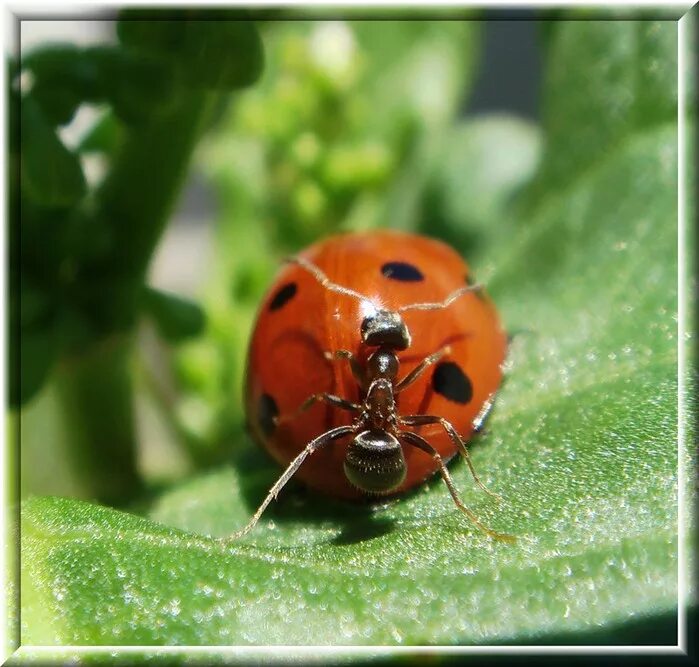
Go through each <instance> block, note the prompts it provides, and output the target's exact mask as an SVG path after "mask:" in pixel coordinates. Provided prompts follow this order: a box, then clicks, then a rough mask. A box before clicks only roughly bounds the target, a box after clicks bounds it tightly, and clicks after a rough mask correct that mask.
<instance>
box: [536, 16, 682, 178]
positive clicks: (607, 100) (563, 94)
mask: <svg viewBox="0 0 699 667" xmlns="http://www.w3.org/2000/svg"><path fill="white" fill-rule="evenodd" d="M677 25H678V24H677V21H676V20H667V21H562V22H560V23H559V24H557V26H556V30H555V32H554V34H553V37H552V44H551V45H550V54H549V59H548V63H549V71H548V81H547V86H546V88H545V90H544V101H543V112H544V119H545V124H546V130H547V132H546V138H547V141H546V149H545V153H544V156H543V161H542V169H541V173H540V174H539V181H540V182H541V188H542V190H543V189H546V190H548V191H553V190H555V189H556V188H559V187H564V186H565V185H566V184H567V183H568V182H570V180H571V179H572V178H574V177H575V176H576V175H577V174H578V173H579V172H581V171H582V170H584V169H586V168H588V167H589V166H591V165H592V164H593V163H594V162H595V161H596V160H600V159H603V158H604V157H605V156H606V154H607V151H608V150H609V149H610V148H611V147H614V146H615V145H617V144H619V143H620V142H622V141H623V140H624V138H625V137H627V136H629V135H630V134H631V133H633V132H635V131H638V130H641V129H643V128H645V127H648V126H649V125H652V124H654V123H659V122H671V121H672V120H674V119H676V117H677Z"/></svg>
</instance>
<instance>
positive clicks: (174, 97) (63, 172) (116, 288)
mask: <svg viewBox="0 0 699 667" xmlns="http://www.w3.org/2000/svg"><path fill="white" fill-rule="evenodd" d="M139 17H142V14H139V12H138V11H135V10H128V11H126V12H124V13H123V14H122V16H121V20H120V22H119V23H118V24H117V32H118V34H119V38H120V41H119V43H118V44H115V45H108V46H101V45H100V46H91V47H85V48H82V47H77V46H74V45H70V44H45V45H41V46H39V47H37V48H35V49H33V50H32V51H30V52H27V53H22V55H21V60H20V62H17V63H14V62H13V63H12V64H11V68H10V69H11V87H10V104H11V107H12V112H13V117H17V118H19V122H20V125H19V127H20V128H21V132H19V133H11V134H10V165H11V183H10V195H11V196H10V207H11V215H12V217H13V220H14V221H15V224H14V225H13V226H12V229H11V257H10V283H11V291H10V295H11V296H10V309H11V317H12V322H13V326H12V327H11V350H12V354H11V356H10V359H11V374H10V379H11V383H10V401H11V404H12V405H13V406H15V407H16V406H19V405H21V404H25V403H27V402H28V401H29V400H30V399H32V398H33V397H34V396H35V395H36V394H37V392H39V390H40V389H41V388H42V387H43V386H44V384H45V382H46V380H47V378H48V376H49V374H50V373H51V372H52V370H53V371H55V372H54V382H55V383H56V384H57V385H58V386H59V387H60V392H59V393H60V399H61V401H63V402H64V405H63V411H64V413H65V414H66V415H69V416H67V419H66V421H67V423H68V424H69V431H70V433H69V439H70V444H69V447H68V451H66V452H65V457H64V458H65V459H67V460H72V467H74V468H75V469H77V470H79V471H80V472H79V473H78V477H80V478H82V485H83V487H84V489H85V492H86V493H87V494H88V495H92V496H95V497H98V498H103V499H108V500H111V501H119V500H121V501H123V500H125V499H127V498H131V497H133V495H134V493H136V492H137V490H138V488H139V486H140V485H139V476H138V473H137V470H136V435H135V425H134V422H133V408H132V403H133V385H132V382H131V380H130V377H129V371H128V367H129V365H130V363H131V359H132V349H131V333H132V331H133V329H134V326H135V324H136V323H137V321H138V319H139V317H140V315H141V314H142V312H143V309H144V308H145V309H146V311H147V313H148V314H149V315H150V316H151V317H154V318H156V320H158V322H159V326H160V329H161V331H162V332H163V334H164V335H165V337H166V338H168V339H170V340H172V339H180V338H183V337H187V336H191V335H195V334H197V333H198V332H199V331H200V330H201V329H202V327H203V313H202V312H201V310H200V309H199V307H198V306H197V305H196V304H193V303H190V304H185V303H183V301H182V299H178V298H176V297H174V296H166V295H158V294H157V293H155V292H154V291H153V290H148V289H146V285H145V280H146V270H147V267H148V264H149V262H150V258H151V256H152V255H153V252H154V251H155V248H156V246H157V243H158V240H159V238H160V236H161V234H162V231H163V229H164V227H165V224H166V222H167V220H168V217H169V215H170V212H171V210H172V206H173V204H174V202H175V201H176V197H177V194H178V192H179V189H180V187H181V185H182V181H183V177H184V175H185V173H186V169H187V166H188V163H189V159H190V156H191V154H192V150H193V148H194V145H195V143H196V141H197V140H198V138H199V136H200V135H201V131H202V128H203V127H204V126H205V123H206V122H208V119H209V118H210V114H211V109H212V105H213V104H215V95H216V94H217V93H218V91H225V90H231V89H234V88H238V87H240V86H244V85H248V84H250V83H252V81H254V80H255V79H256V78H257V77H258V76H259V74H260V71H261V68H262V48H261V43H260V41H259V36H258V34H257V31H256V29H255V27H254V25H253V24H252V23H251V22H250V21H248V20H241V19H242V18H244V16H242V15H241V13H240V12H235V11H228V12H227V13H225V12H224V13H219V19H220V20H218V21H198V20H197V19H198V16H197V14H196V12H194V13H192V12H183V11H172V12H170V13H168V14H160V15H159V18H160V20H158V21H146V20H140V19H139ZM212 52H215V53H216V58H211V57H210V55H211V53H212ZM83 105H98V106H99V108H100V109H101V110H102V118H101V120H100V122H99V124H98V126H97V127H96V128H95V130H94V131H93V132H92V133H90V135H89V136H88V137H87V138H86V139H85V140H84V141H83V142H82V143H80V144H79V145H78V146H77V147H76V146H72V145H69V144H67V143H66V142H65V141H64V139H63V138H62V127H63V126H66V125H67V124H68V123H70V122H71V121H72V120H73V118H74V117H75V115H76V113H77V111H78V110H79V108H80V107H81V106H83ZM89 156H93V157H94V156H98V157H99V158H100V160H101V164H102V168H101V169H99V170H97V172H95V171H94V170H93V171H92V172H89V171H87V170H86V168H85V165H86V164H87V162H86V160H87V158H88V157H89ZM95 368H99V369H100V373H99V374H95V372H94V369H95ZM95 383H97V386H95ZM44 446H45V445H44ZM69 467H70V466H69Z"/></svg>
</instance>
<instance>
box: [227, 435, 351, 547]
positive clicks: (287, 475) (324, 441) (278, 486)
mask: <svg viewBox="0 0 699 667" xmlns="http://www.w3.org/2000/svg"><path fill="white" fill-rule="evenodd" d="M354 431H355V427H353V426H338V427H337V428H333V429H331V430H330V431H326V432H325V433H323V434H322V435H319V436H318V437H317V438H315V439H313V440H311V441H310V442H309V443H308V444H307V445H306V447H305V448H304V450H303V451H302V452H301V453H300V454H299V455H298V456H297V457H296V458H295V459H294V460H293V461H292V462H291V463H290V464H289V467H288V468H287V469H286V470H285V471H284V474H283V475H282V476H281V477H280V478H279V479H278V480H277V481H276V483H275V484H274V486H273V487H272V488H271V489H270V490H269V493H268V494H267V497H266V498H265V499H264V501H263V503H262V505H260V507H259V508H258V510H257V512H255V514H253V516H252V519H250V521H249V522H248V524H247V526H245V527H244V528H241V529H240V530H239V531H237V532H235V533H233V535H231V537H232V538H233V539H234V540H237V539H238V538H239V537H242V536H243V535H245V534H247V533H249V532H250V531H251V530H252V529H253V528H254V527H255V524H256V523H257V522H258V521H259V519H260V517H261V516H262V513H263V512H264V511H265V509H267V505H269V504H270V503H271V502H272V500H274V499H275V498H276V497H277V494H278V493H279V492H280V491H281V490H282V487H283V486H284V485H285V484H286V483H287V482H288V481H289V479H291V477H292V476H293V475H294V473H295V472H296V471H297V470H298V469H299V468H300V467H301V464H302V463H303V462H304V461H305V460H306V458H307V457H308V456H309V455H310V454H313V452H315V451H316V450H318V449H320V448H321V447H324V446H325V445H328V444H330V443H331V442H332V441H333V440H338V439H339V438H343V437H344V436H346V435H350V434H351V433H354Z"/></svg>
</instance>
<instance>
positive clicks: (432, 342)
mask: <svg viewBox="0 0 699 667" xmlns="http://www.w3.org/2000/svg"><path fill="white" fill-rule="evenodd" d="M506 349H507V336H506V334H505V332H504V331H503V330H502V328H501V325H500V321H499V319H498V315H497V312H496V311H495V308H494V307H493V305H492V303H491V301H490V300H489V299H488V298H487V297H486V295H485V293H484V291H483V289H482V288H481V287H480V286H478V285H475V284H474V283H473V279H472V276H471V274H470V272H469V268H468V266H467V264H466V263H465V262H464V261H463V260H462V259H461V257H460V256H459V255H458V254H457V253H456V252H455V251H454V250H453V249H451V248H450V247H449V246H447V245H445V244H444V243H442V242H440V241H435V240H432V239H429V238H426V237H423V236H418V235H415V234H407V233H402V232H397V231H387V230H384V231H373V232H366V233H354V234H342V235H338V236H333V237H331V238H329V239H327V240H324V241H321V242H319V243H316V244H314V245H312V246H311V247H310V248H308V249H306V250H305V251H303V252H302V253H301V254H300V255H298V256H297V257H295V258H292V259H290V260H289V263H288V264H287V265H286V266H285V267H284V268H283V269H282V270H281V271H280V273H279V275H278V277H277V279H276V281H275V283H274V285H273V286H272V288H271V290H270V291H269V293H268V295H267V297H266V298H265V300H264V301H263V303H262V307H261V310H260V312H259V315H258V319H257V323H256V326H255V329H254V333H253V336H252V341H251V344H250V351H249V356H248V369H247V380H246V382H247V388H246V389H247V391H246V396H247V406H246V408H247V415H248V422H249V427H250V429H251V431H252V434H253V436H254V437H255V439H256V440H257V441H259V442H260V443H261V444H262V445H263V446H264V447H265V448H266V449H267V450H268V451H269V452H270V453H271V454H272V456H274V458H275V459H276V460H277V461H278V462H279V463H280V464H282V465H284V466H288V467H287V469H286V471H285V472H284V474H283V475H282V477H281V478H280V479H279V480H278V482H277V483H276V484H275V485H274V487H273V488H272V489H271V491H270V493H269V494H268V496H267V498H266V499H265V501H264V502H263V504H262V506H261V507H260V508H259V510H258V511H257V512H256V513H255V515H254V516H253V518H252V519H251V521H250V523H249V524H248V525H247V526H246V527H245V528H244V529H242V530H241V531H239V532H238V533H237V534H236V535H237V536H241V535H243V534H245V533H247V532H248V531H249V530H250V529H251V528H252V527H253V526H254V525H255V523H256V522H257V520H258V519H259V517H260V515H261V514H262V512H263V511H264V509H265V508H266V507H267V505H268V504H269V503H270V502H271V500H272V499H273V498H276V496H277V494H278V492H279V491H280V489H281V488H282V486H284V484H286V482H287V481H288V480H289V479H290V478H291V477H292V476H294V477H296V478H298V479H300V480H302V481H303V482H304V483H305V484H306V485H307V486H309V487H311V488H313V489H316V490H318V491H321V492H323V493H326V494H329V495H332V496H335V497H339V498H344V499H350V500H352V499H359V498H362V497H366V496H367V494H369V495H388V494H397V493H401V492H403V491H405V490H407V489H410V488H412V487H414V486H416V485H418V484H420V483H421V482H422V481H423V480H425V479H426V478H427V477H429V476H431V475H433V474H434V473H435V472H440V473H441V475H442V477H443V479H444V481H445V482H446V484H447V486H448V487H449V491H450V492H451V495H452V497H453V499H454V502H455V503H456V504H457V506H458V507H459V508H460V509H461V510H462V511H463V512H464V513H465V514H467V515H468V516H469V518H470V519H471V520H472V521H474V522H475V523H476V524H477V525H478V526H479V527H480V528H481V529H483V530H484V531H485V532H487V533H488V534H489V535H491V536H492V537H496V538H502V539H511V538H510V536H507V535H501V534H500V533H495V532H494V531H491V530H490V529H488V528H486V527H485V526H483V525H482V524H480V523H479V522H478V520H477V519H476V517H475V516H474V515H473V513H472V512H471V511H470V510H469V509H468V508H466V507H465V506H464V504H463V502H462V501H461V499H460V498H459V496H458V494H457V492H456V489H455V488H454V486H453V484H452V481H451V478H450V476H449V473H448V471H447V468H446V466H445V465H444V462H445V461H448V460H449V459H450V458H451V457H452V456H454V455H455V454H456V453H457V452H458V451H461V453H462V454H463V455H464V457H465V458H466V460H467V462H468V464H469V467H470V469H471V472H472V473H473V475H474V478H475V479H476V481H477V482H478V483H479V484H480V481H479V480H478V478H477V477H476V475H475V472H474V471H473V467H472V466H471V462H470V459H469V458H468V452H467V450H466V446H465V442H466V441H467V440H468V439H469V438H470V437H471V435H472V434H473V433H474V431H476V430H478V428H479V427H480V426H481V424H482V422H483V420H484V418H485V416H486V414H487V412H488V410H489V409H490V407H491V405H492V400H493V396H494V394H495V391H496V390H497V388H498V386H499V384H500V380H501V376H502V371H501V365H502V363H503V361H504V358H505V354H506ZM480 485H481V486H482V484H480ZM483 488H485V487H483Z"/></svg>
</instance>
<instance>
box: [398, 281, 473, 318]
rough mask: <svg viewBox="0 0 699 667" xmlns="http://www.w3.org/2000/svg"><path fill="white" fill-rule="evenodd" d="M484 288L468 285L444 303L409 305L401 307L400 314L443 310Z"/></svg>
mask: <svg viewBox="0 0 699 667" xmlns="http://www.w3.org/2000/svg"><path fill="white" fill-rule="evenodd" d="M483 288H484V285H481V284H480V283H478V284H476V285H467V286H466V287H459V289H456V290H454V291H453V292H452V293H451V294H450V295H449V296H448V297H447V298H446V299H444V301H434V302H427V303H409V304H408V305H407V306H401V307H400V308H398V312H399V313H404V312H405V311H406V310H441V309H442V308H446V307H447V306H449V305H451V304H452V303H453V302H454V301H456V300H457V299H458V298H459V297H460V296H463V295H464V294H468V293H469V292H480V291H482V290H483Z"/></svg>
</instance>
